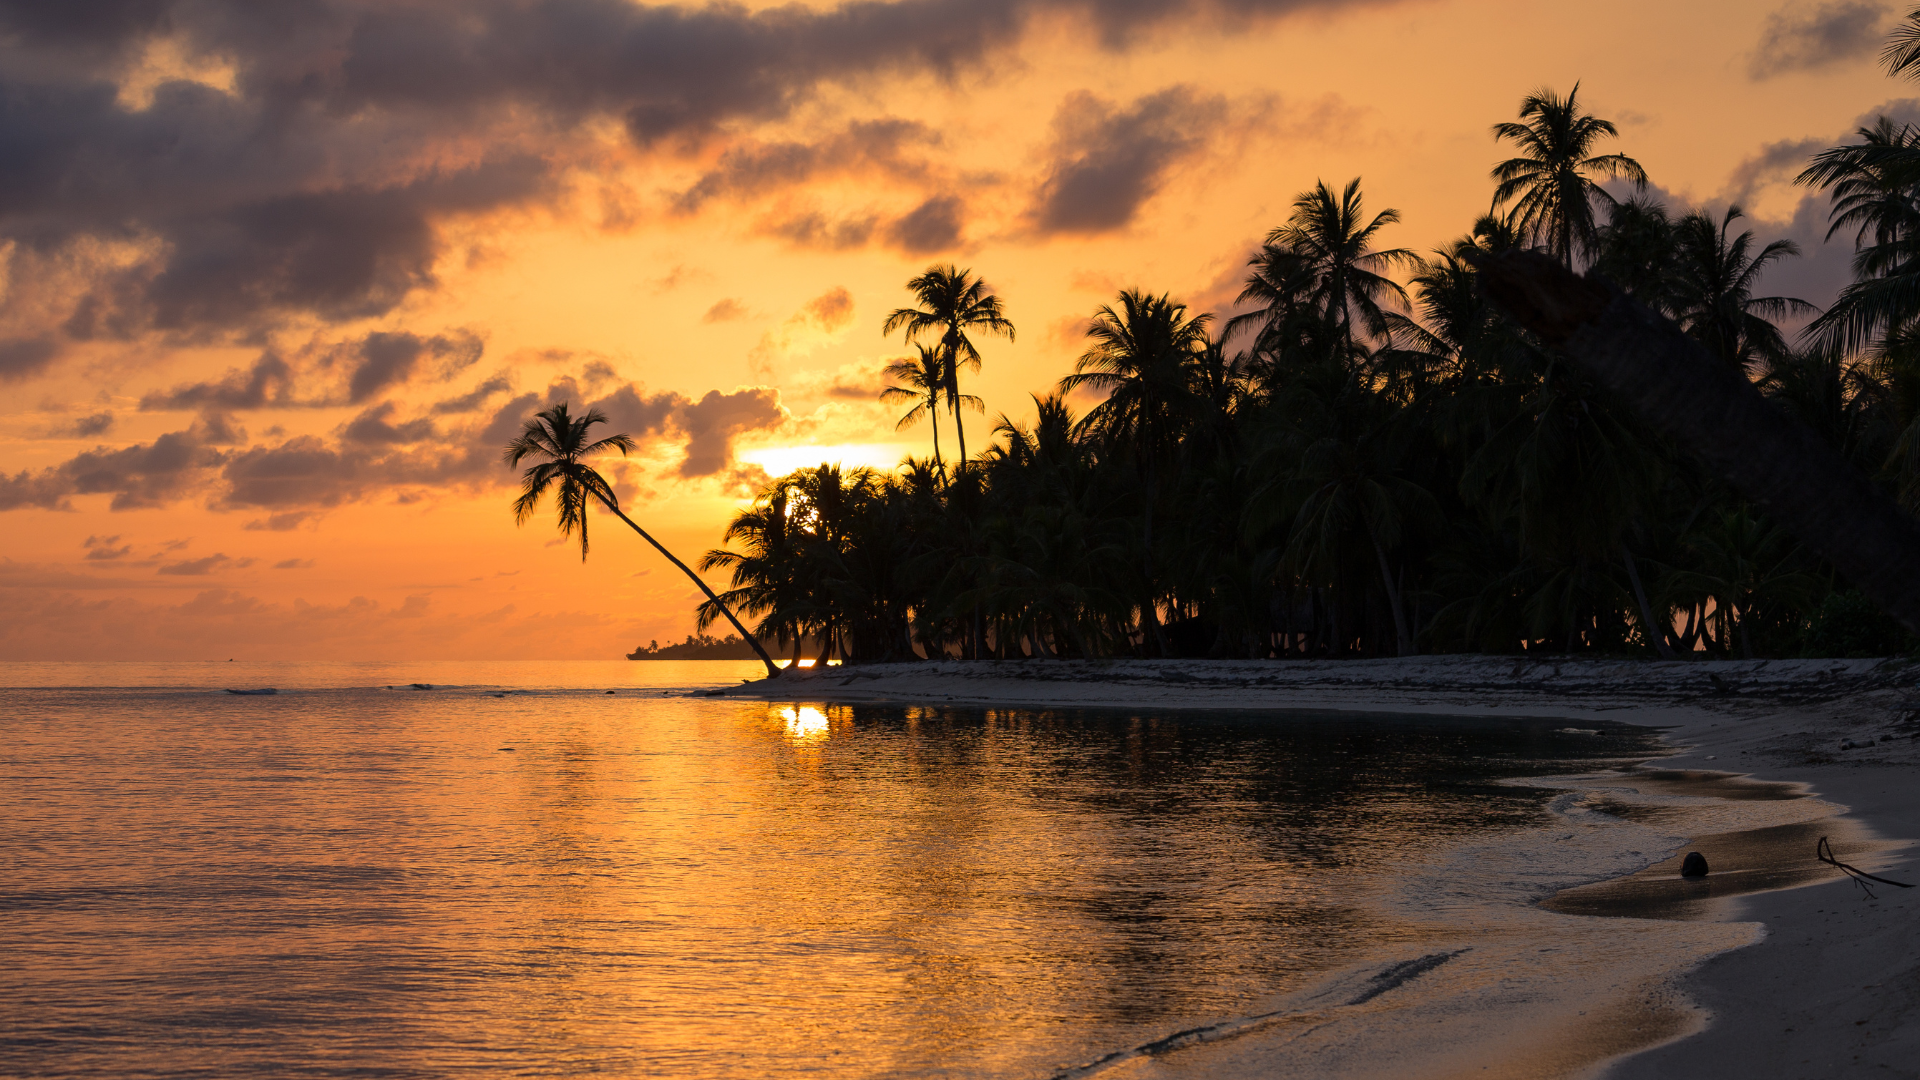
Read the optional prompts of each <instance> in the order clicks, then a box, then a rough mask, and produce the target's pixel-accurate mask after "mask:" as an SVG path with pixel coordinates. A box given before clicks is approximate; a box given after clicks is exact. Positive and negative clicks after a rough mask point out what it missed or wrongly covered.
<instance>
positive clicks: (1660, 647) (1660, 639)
mask: <svg viewBox="0 0 1920 1080" xmlns="http://www.w3.org/2000/svg"><path fill="white" fill-rule="evenodd" d="M1620 557H1621V558H1622V559H1623V560H1624V561H1625V562H1626V564H1627V580H1628V581H1629V582H1631V583H1632V585H1633V599H1634V602H1635V603H1638V604H1639V605H1640V626H1641V628H1642V629H1643V630H1645V631H1646V635H1647V640H1648V641H1651V642H1653V649H1654V651H1655V652H1657V653H1659V654H1660V659H1662V660H1671V659H1673V646H1671V645H1669V644H1667V627H1664V626H1661V625H1660V624H1659V623H1657V622H1654V621H1653V605H1651V604H1649V603H1647V590H1646V589H1644V588H1642V587H1641V586H1640V570H1639V568H1637V567H1635V566H1634V565H1633V549H1632V548H1629V547H1628V546H1627V545H1625V544H1621V545H1620Z"/></svg>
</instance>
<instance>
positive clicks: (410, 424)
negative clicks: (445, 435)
mask: <svg viewBox="0 0 1920 1080" xmlns="http://www.w3.org/2000/svg"><path fill="white" fill-rule="evenodd" d="M398 409H399V406H397V405H395V404H394V403H393V402H391V401H383V402H381V403H380V404H378V405H375V406H374V407H373V408H371V409H366V410H363V411H362V412H361V413H360V415H358V416H356V417H354V418H353V419H352V420H350V421H348V422H347V423H346V424H344V425H342V427H341V428H340V440H341V441H342V442H349V443H360V444H363V445H370V446H392V445H398V444H402V443H418V442H425V441H427V440H428V439H432V438H434V437H435V436H436V435H438V434H439V432H438V431H437V430H436V429H435V428H434V426H433V421H431V420H429V419H427V418H426V417H424V416H422V417H417V418H415V419H413V420H408V421H406V422H405V423H402V424H397V425H396V424H394V423H393V422H392V419H391V418H392V416H393V414H394V413H395V412H396V411H398Z"/></svg>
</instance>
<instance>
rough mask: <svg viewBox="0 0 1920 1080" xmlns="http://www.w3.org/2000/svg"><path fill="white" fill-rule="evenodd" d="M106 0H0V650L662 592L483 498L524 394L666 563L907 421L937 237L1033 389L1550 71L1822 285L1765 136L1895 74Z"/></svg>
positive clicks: (1381, 189)
mask: <svg viewBox="0 0 1920 1080" xmlns="http://www.w3.org/2000/svg"><path fill="white" fill-rule="evenodd" d="M168 6H169V5H168V4H167V3H165V2H164V0H156V3H155V4H154V5H152V7H153V8H154V9H155V10H159V9H164V8H167V7H168ZM73 7H74V8H75V9H76V11H78V10H80V9H88V8H90V7H91V5H89V4H84V3H78V4H75V5H73ZM107 7H110V8H111V11H112V12H114V13H115V14H113V15H112V16H111V17H109V16H108V15H105V14H101V15H97V16H96V17H91V18H85V19H83V18H80V17H78V16H75V17H74V18H68V17H67V16H66V15H63V14H60V13H58V12H56V11H54V10H53V9H47V8H44V6H41V5H27V6H25V7H22V8H20V9H19V10H20V11H22V12H25V14H7V12H10V11H13V10H14V7H13V6H12V5H4V4H0V28H3V29H4V30H5V32H6V37H5V39H4V41H3V42H0V93H4V95H5V97H4V100H0V147H5V148H7V149H6V155H5V156H6V157H7V158H8V159H9V160H7V161H6V162H4V163H0V193H8V194H7V197H3V198H0V260H4V261H0V275H3V276H0V289H4V290H5V303H4V304H0V380H4V381H0V388H3V389H4V390H5V394H4V398H0V401H4V406H3V407H4V408H5V410H6V412H7V421H8V422H7V423H6V424H5V425H4V428H3V429H0V430H4V432H5V434H4V435H3V436H0V508H4V509H0V528H4V536H5V537H6V543H5V545H4V551H3V552H0V605H4V614H5V616H6V618H5V619H4V622H3V623H0V658H12V659H29V658H31V659H61V658H73V659H91V658H112V657H125V658H130V659H167V658H192V659H205V658H224V657H227V656H244V657H249V658H261V659H265V658H299V657H324V658H341V659H362V658H386V659H409V658H418V659H433V658H475V659H489V658H508V657H525V658H533V657H552V658H600V657H609V656H613V655H616V654H617V653H618V652H623V651H625V650H627V649H630V648H632V647H633V646H634V645H635V644H636V643H641V642H645V641H647V640H648V639H652V638H659V639H662V640H665V639H668V638H670V637H672V638H677V637H678V636H680V635H682V634H684V633H686V632H687V631H688V630H689V629H691V617H690V608H691V603H690V600H691V598H692V597H693V596H694V595H695V594H694V592H693V589H692V588H691V586H690V585H689V583H687V582H686V581H685V580H684V579H683V578H678V577H677V575H676V572H675V571H674V570H673V569H672V567H671V566H669V565H668V564H666V563H665V562H664V561H663V560H661V559H660V558H659V557H658V556H657V555H655V554H653V553H652V552H651V551H650V550H649V549H647V548H646V547H645V546H644V544H643V543H642V542H640V541H639V540H638V538H636V537H633V536H632V535H631V534H625V535H623V534H622V531H619V526H618V523H617V522H614V523H613V525H612V526H611V527H609V526H608V525H606V524H605V523H604V522H605V521H611V519H602V521H599V522H596V532H595V545H594V552H593V557H592V559H591V560H590V561H588V562H587V563H586V564H585V565H582V563H581V561H580V558H579V553H578V551H577V549H572V548H569V547H567V546H564V545H560V544H557V543H555V542H554V541H555V540H556V534H555V533H554V532H553V530H552V529H551V527H550V526H549V525H548V524H547V523H546V522H545V521H542V522H539V523H537V524H534V525H529V526H528V527H527V528H524V529H516V528H515V527H514V525H513V523H512V520H511V518H510V515H509V514H508V512H507V503H508V500H509V498H510V493H509V489H508V488H507V487H506V486H505V485H506V484H507V483H508V482H509V481H510V480H511V477H510V475H509V474H508V473H507V472H506V471H505V470H504V469H502V468H499V467H498V466H497V454H498V447H499V445H500V444H502V443H504V441H505V440H506V438H507V437H510V435H511V434H512V432H513V430H514V429H516V428H517V425H518V422H519V420H520V419H521V418H522V417H524V415H525V414H526V412H527V410H529V409H531V408H534V407H538V405H540V404H544V402H545V401H546V400H548V399H549V398H551V397H553V396H556V395H559V396H565V397H567V398H570V399H571V400H573V401H575V402H576V403H580V402H583V401H587V400H605V401H608V402H610V403H611V405H610V409H609V411H612V412H614V413H615V415H616V418H617V419H618V420H619V421H620V422H621V423H622V426H624V427H626V428H628V429H629V430H632V431H633V432H634V434H635V435H636V436H638V437H640V438H641V441H642V444H643V451H642V453H641V454H639V455H638V456H637V457H636V458H635V459H634V461H633V462H632V463H631V464H628V465H625V466H621V467H617V468H615V469H614V471H615V472H616V473H617V474H618V475H619V477H620V478H621V481H622V484H623V492H624V494H625V495H626V497H627V499H628V500H629V501H630V502H631V503H632V509H633V511H634V512H635V514H636V516H637V517H638V518H640V519H642V520H643V521H645V522H647V523H650V525H652V526H654V527H657V530H658V534H659V535H660V536H661V537H662V539H663V540H665V541H666V542H667V543H668V544H669V545H670V546H672V547H674V548H675V549H676V550H677V551H679V552H680V553H681V555H682V557H683V558H687V559H689V560H691V559H693V558H695V557H697V555H698V554H699V553H700V552H702V551H704V550H705V549H707V548H708V547H711V546H713V545H714V544H716V543H717V542H718V540H719V534H720V531H721V529H722V528H723V527H724V524H725V522H726V519H727V517H728V515H729V513H730V512H731V511H732V509H733V508H734V507H736V506H737V505H738V504H739V500H740V499H742V498H743V497H744V496H746V495H747V494H749V493H750V491H751V490H752V487H753V485H754V484H755V483H757V482H759V481H760V480H762V479H764V478H765V474H766V472H767V471H769V470H771V471H773V472H780V471H784V470H785V469H788V468H791V467H793V466H795V465H799V464H810V463H813V462H817V461H818V460H820V459H821V458H822V457H823V456H830V457H832V458H835V459H844V460H846V461H848V462H849V463H856V462H857V463H866V464H875V465H889V464H892V463H894V462H896V461H897V460H898V459H899V457H900V456H901V455H902V454H904V453H907V452H912V453H916V454H925V453H927V452H928V449H929V443H928V432H927V429H926V428H925V427H924V426H923V427H921V428H918V429H914V430H910V431H908V432H905V433H902V434H899V435H896V434H895V433H894V431H893V419H894V416H895V413H896V410H892V409H890V408H885V407H881V406H879V405H878V404H876V403H875V401H874V399H873V392H874V390H875V389H876V388H877V386H878V383H877V381H876V379H877V369H878V367H879V366H880V365H881V364H882V363H884V362H885V360H886V359H888V358H889V357H891V356H894V355H897V354H898V353H899V351H900V349H901V346H900V344H899V342H898V341H897V340H894V341H888V340H885V339H883V338H882V337H881V335H880V332H879V326H880V322H881V320H882V318H883V317H884V316H885V314H886V312H887V311H888V310H890V309H891V308H893V307H895V306H898V305H900V304H902V303H905V302H906V296H905V293H904V291H903V288H902V284H903V282H904V281H905V280H906V279H907V278H908V277H910V276H912V275H913V274H914V273H915V272H917V271H918V270H920V269H921V268H923V267H924V266H926V265H927V264H928V263H929V262H932V261H935V260H949V259H951V260H955V261H958V262H960V263H961V264H962V265H966V266H971V267H973V268H975V269H977V270H979V271H980V272H982V273H983V274H984V275H985V276H986V277H987V280H988V281H989V282H990V283H991V284H992V285H993V286H994V288H995V289H996V290H997V291H999V292H1000V293H1001V294H1002V295H1003V297H1004V298H1005V302H1006V305H1007V310H1008V312H1009V314H1010V316H1011V317H1012V319H1013V320H1014V322H1015V323H1016V325H1017V326H1018V327H1019V338H1018V341H1017V342H1016V343H1014V344H1011V345H1009V344H1005V343H992V344H990V345H988V346H987V347H986V349H985V355H986V363H985V367H984V369H983V370H982V372H981V373H980V376H979V377H978V378H977V379H976V380H975V382H974V383H973V385H972V387H971V389H972V391H973V392H975V393H978V394H980V395H981V396H983V397H984V398H986V400H987V403H988V408H989V412H990V413H991V414H997V413H999V412H1001V411H1005V412H1008V413H1010V414H1013V415H1015V416H1020V415H1022V414H1024V413H1029V412H1030V411H1031V404H1030V402H1029V400H1028V398H1027V395H1028V394H1029V393H1030V392H1034V391H1042V390H1045V389H1047V388H1049V387H1050V386H1051V385H1052V384H1053V382H1054V381H1055V380H1056V379H1057V378H1058V377H1059V376H1060V375H1062V374H1064V373H1066V372H1067V371H1068V370H1069V368H1070V366H1071V363H1072V360H1073V357H1074V356H1075V355H1076V354H1077V353H1078V351H1079V344H1078V335H1079V332H1080V326H1081V324H1082V322H1083V320H1084V319H1085V318H1086V317H1087V316H1088V315H1089V314H1090V313H1091V311H1092V310H1093V309H1094V307H1095V306H1097V305H1098V304H1099V303H1101V302H1103V301H1104V300H1107V299H1109V298H1110V297H1111V296H1112V294H1113V292H1114V291H1115V290H1117V289H1119V288H1122V287H1128V286H1142V287H1146V288H1150V289H1153V290H1155V291H1160V290H1167V291H1171V292H1172V293H1173V294H1174V295H1175V296H1176V297H1178V298H1183V299H1186V300H1189V301H1190V302H1192V303H1194V304H1195V305H1196V306H1197V307H1200V308H1203V309H1209V308H1210V309H1215V310H1219V309H1221V308H1222V306H1223V305H1224V304H1226V303H1227V302H1229V301H1230V300H1231V298H1232V294H1233V293H1234V292H1235V291H1236V290H1237V286H1238V274H1239V267H1240V265H1241V264H1242V262H1243V261H1244V258H1245V255H1246V252H1247V251H1248V249H1249V246H1250V245H1251V244H1253V243H1254V242H1256V241H1257V240H1258V239H1259V237H1260V236H1261V235H1263V234H1264V232H1265V231H1266V230H1267V229H1268V228H1270V227H1271V226H1273V225H1274V224H1276V223H1277V222H1278V221H1279V220H1280V219H1281V218H1282V217H1283V216H1284V214H1285V211H1286V206H1287V204H1288V202H1289V201H1290V199H1291V197H1292V196H1293V195H1294V194H1295V193H1296V192H1298V191H1299V190H1301V189H1302V188H1304V187H1307V186H1310V185H1311V184H1312V183H1313V182H1314V181H1315V180H1316V179H1321V178H1324V179H1326V180H1328V181H1330V182H1336V183H1338V182H1344V181H1345V180H1347V179H1349V178H1351V177H1353V176H1360V177H1363V178H1364V183H1365V191H1366V194H1367V198H1368V203H1369V206H1370V207H1371V208H1374V209H1384V208H1387V207H1396V208H1398V209H1399V210H1400V211H1401V212H1402V214H1403V217H1404V223H1403V224H1402V225H1400V226H1397V227H1395V228H1393V229H1391V230H1389V232H1388V236H1387V239H1388V241H1389V242H1391V243H1394V244H1397V245H1402V246H1408V247H1412V248H1415V249H1419V250H1425V249H1429V248H1431V247H1433V246H1436V245H1438V244H1441V243H1443V242H1445V241H1446V240H1448V239H1449V238H1450V237H1453V236H1456V235H1458V234H1460V233H1461V232H1463V231H1465V229H1466V228H1467V227H1468V226H1469V225H1470V223H1471V221H1472V219H1473V218H1474V217H1475V216H1476V215H1478V214H1479V213H1482V212H1484V211H1485V209H1486V206H1487V200H1488V197H1489V195H1490V191H1491V188H1490V185H1489V183H1488V181H1487V179H1486V176H1487V170H1488V168H1489V167H1490V166H1491V165H1492V164H1493V162H1494V161H1495V160H1496V159H1497V157H1498V156H1500V148H1498V147H1496V146H1495V144H1494V143H1493V142H1492V139H1491V137H1490V135H1489V133H1488V128H1489V126H1490V125H1491V124H1493V123H1495V122H1496V121H1500V120H1506V119H1510V118H1511V117H1512V115H1513V113H1514V111H1515V108H1516V106H1517V104H1518V102H1519V100H1520V98H1521V97H1522V96H1523V95H1524V94H1525V93H1526V92H1527V91H1528V90H1530V89H1533V88H1534V87H1536V86H1540V85H1547V86H1552V87H1554V88H1557V89H1560V90H1563V91H1564V90H1565V89H1567V88H1569V87H1571V86H1572V85H1573V84H1574V82H1575V80H1579V81H1580V83H1581V95H1582V98H1583V100H1584V101H1586V102H1587V103H1588V104H1589V106H1590V107H1591V108H1592V109H1593V111H1595V112H1596V113H1598V114H1599V115H1601V116H1604V117H1608V118H1611V119H1613V120H1614V121H1616V122H1617V123H1618V124H1619V126H1620V131H1621V139H1620V141H1619V145H1618V148H1619V149H1620V150H1622V151H1624V152H1626V153H1629V154H1632V155H1633V156H1634V157H1636V158H1637V159H1639V161H1640V162H1641V163H1642V164H1643V165H1644V166H1645V167H1646V168H1647V170H1648V171H1649V173H1650V174H1651V175H1652V177H1653V179H1654V181H1655V183H1656V185H1657V186H1658V188H1659V189H1660V191H1662V192H1663V193H1665V194H1666V195H1667V196H1668V197H1669V198H1670V199H1672V200H1673V201H1675V203H1676V204H1682V205H1687V206H1691V205H1714V206H1720V205H1724V204H1725V203H1726V202H1727V201H1728V200H1730V199H1739V200H1742V201H1743V202H1744V203H1745V204H1746V206H1747V207H1748V209H1749V211H1750V215H1751V216H1752V217H1754V218H1755V224H1756V228H1758V229H1759V230H1760V231H1761V232H1763V233H1764V234H1765V235H1767V236H1768V237H1772V236H1782V235H1784V236H1792V237H1794V238H1796V239H1798V240H1801V241H1802V242H1803V243H1804V244H1806V245H1808V247H1809V257H1808V258H1805V259H1802V260H1799V261H1798V263H1797V264H1795V265H1792V266H1789V267H1786V268H1784V269H1783V270H1781V271H1780V272H1779V273H1777V274H1776V275H1775V276H1774V277H1773V278H1772V279H1771V280H1770V282H1769V284H1771V285H1772V286H1773V287H1775V288H1777V289H1778V290H1779V291H1781V292H1788V293H1795V294H1798V295H1802V296H1805V297H1807V298H1809V299H1812V300H1815V301H1817V302H1824V301H1825V300H1827V299H1829V298H1830V297H1831V295H1832V293H1833V291H1834V290H1835V289H1836V288H1837V286H1838V284H1839V283H1841V282H1842V281H1843V280H1844V278H1845V273H1846V259H1847V255H1848V254H1849V252H1848V250H1847V249H1845V248H1844V247H1838V246H1835V247H1830V248H1827V249H1816V245H1817V242H1818V240H1819V236H1820V235H1821V233H1822V232H1823V231H1824V229H1823V228H1822V227H1820V225H1819V222H1820V221H1821V219H1822V216H1823V209H1822V207H1820V206H1817V205H1815V204H1813V203H1812V202H1811V201H1809V200H1807V199H1805V197H1804V193H1803V192H1802V191H1800V190H1799V189H1795V188H1792V187H1791V186H1790V185H1789V184H1788V183H1787V181H1788V180H1790V178H1791V176H1792V174H1793V173H1794V172H1796V171H1797V170H1798V168H1799V167H1800V164H1801V163H1802V162H1803V161H1804V159H1805V157H1806V156H1807V154H1808V153H1810V152H1812V151H1813V150H1815V149H1817V148H1819V147H1822V146H1826V145H1830V144H1832V143H1833V142H1835V141H1838V140H1840V139H1841V138H1842V137H1843V136H1845V135H1846V134H1847V133H1848V132H1850V131H1851V130H1852V128H1853V127H1855V126H1857V124H1859V123H1861V122H1862V121H1863V118H1870V117H1871V116H1873V115H1876V114H1877V113H1878V112H1880V111H1882V110H1886V111H1890V112H1892V113H1893V114H1894V115H1897V116H1901V117H1903V118H1904V117H1906V116H1908V115H1910V114H1913V113H1915V112H1920V110H1916V109H1914V107H1913V103H1912V102H1907V101H1904V100H1903V99H1905V98H1909V97H1916V96H1920V90H1916V89H1915V88H1913V87H1911V86H1909V85H1907V84H1905V83H1900V82H1894V81H1890V80H1888V79H1886V78H1885V77H1884V76H1883V75H1882V74H1881V73H1880V72H1879V70H1878V69H1877V68H1876V67H1875V65H1874V63H1873V53H1874V50H1875V49H1876V48H1877V45H1878V42H1879V40H1880V36H1881V34H1882V33H1883V32H1884V30H1885V29H1886V28H1887V27H1889V26H1891V25H1892V24H1893V22H1894V21H1895V20H1896V19H1897V18H1898V16H1899V15H1900V14H1901V13H1902V12H1901V11H1900V10H1899V9H1897V8H1896V7H1894V6H1893V5H1889V4H1882V3H1872V2H1864V0H1861V2H1856V0H1829V2H1826V3H1787V4H1785V5H1783V6H1779V7H1774V6H1771V5H1770V4H1769V3H1762V4H1759V5H1754V4H1748V3H1737V2H1722V0H1711V2H1709V0H1698V2H1690V3H1686V4H1678V5H1676V4H1671V3H1668V4H1655V3H1649V2H1637V0H1636V2H1628V3H1617V4H1614V5H1610V6H1609V8H1608V9H1607V10H1606V14H1605V16H1604V17H1596V16H1595V15H1594V14H1593V13H1592V12H1591V11H1590V10H1587V9H1582V8H1578V7H1576V6H1570V5H1559V4H1541V3H1537V2H1532V3H1523V2H1519V0H1512V2H1488V0H1453V2H1445V0H1404V2H1398V3H1394V2H1384V0H1383V2H1373V3H1337V2H1319V3H1314V2H1308V0H1227V2H1218V3H1207V2H1195V3H1192V4H1189V5H1181V4H1176V3H1153V4H1148V3H1141V2H1136V0H1097V2H1082V3H1065V2H1062V3H1046V2H1025V3H1022V2H1015V0H1004V2H999V3H990V2H983V0H975V2H971V3H959V2H958V0H904V2H895V3H879V2H876V3H866V4H861V5H857V6H853V7H846V8H841V7H835V6H833V5H829V4H818V3H816V4H812V5H808V6H805V7H799V6H789V7H781V8H774V7H772V6H770V5H759V6H757V7H744V8H743V7H726V8H704V9H694V8H686V9H676V8H668V7H645V6H641V5H637V4H629V3H626V2H625V0H542V2H538V3H534V2H525V3H522V2H510V0H475V2H465V3H457V4H456V3H451V2H448V3H441V2H436V0H413V2H409V3H403V4H394V3H373V2H371V0H365V2H356V0H303V2H301V3H286V4H267V5H259V4H240V3H238V2H237V0H236V2H235V3H232V4H228V5H222V4H219V3H212V4H199V5H194V6H182V7H180V8H179V9H178V10H176V11H173V12H171V14H170V16H169V17H167V18H146V17H142V16H140V15H138V14H126V12H128V11H133V10H135V9H139V10H143V11H144V10H146V9H144V8H140V6H139V5H131V6H128V5H118V6H111V5H109V6H107ZM103 10H107V8H105V7H103ZM83 13H84V12H83ZM568 380H571V382H570V383H569V382H568ZM968 423H969V427H968V445H969V447H970V448H976V449H977V448H978V447H979V446H980V445H981V443H982V442H983V441H984V439H985V436H986V432H987V429H988V427H989V426H990V425H989V423H988V420H987V418H979V417H972V416H969V417H968ZM950 438H951V429H949V430H948V431H947V432H946V433H945V435H943V442H944V445H945V447H946V448H947V449H948V450H951V447H952V443H951V441H950ZM821 448H825V449H821Z"/></svg>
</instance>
